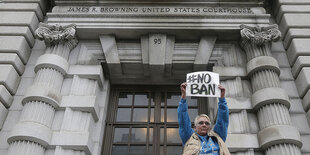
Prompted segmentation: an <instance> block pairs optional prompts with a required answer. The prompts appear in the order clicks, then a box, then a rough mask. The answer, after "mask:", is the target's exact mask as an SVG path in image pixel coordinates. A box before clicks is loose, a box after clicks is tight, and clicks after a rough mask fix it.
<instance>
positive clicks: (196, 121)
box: [194, 114, 211, 126]
mask: <svg viewBox="0 0 310 155" xmlns="http://www.w3.org/2000/svg"><path fill="white" fill-rule="evenodd" d="M200 117H205V118H206V119H207V120H208V121H209V122H210V124H211V121H210V118H209V116H208V115H206V114H200V115H198V116H196V118H195V122H194V124H195V126H197V125H198V119H199V118H200Z"/></svg>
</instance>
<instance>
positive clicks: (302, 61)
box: [292, 56, 310, 78]
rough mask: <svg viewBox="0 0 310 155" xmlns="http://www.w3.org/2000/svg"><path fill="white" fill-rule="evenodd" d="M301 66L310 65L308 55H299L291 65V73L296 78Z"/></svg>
mask: <svg viewBox="0 0 310 155" xmlns="http://www.w3.org/2000/svg"><path fill="white" fill-rule="evenodd" d="M303 67H310V56H299V57H298V58H297V60H296V62H295V64H294V66H293V67H292V74H293V76H294V78H296V77H297V76H298V75H299V73H300V71H301V69H302V68H303Z"/></svg>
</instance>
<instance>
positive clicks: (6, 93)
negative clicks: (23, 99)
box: [0, 85, 13, 108]
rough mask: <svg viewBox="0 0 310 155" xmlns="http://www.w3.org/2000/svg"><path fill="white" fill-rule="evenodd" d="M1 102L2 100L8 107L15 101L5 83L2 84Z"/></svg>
mask: <svg viewBox="0 0 310 155" xmlns="http://www.w3.org/2000/svg"><path fill="white" fill-rule="evenodd" d="M0 102H2V104H3V105H4V106H5V107H6V108H9V107H10V106H11V104H12V102H13V96H12V95H11V94H10V93H9V91H8V90H7V89H6V88H5V87H4V86H3V85H0Z"/></svg>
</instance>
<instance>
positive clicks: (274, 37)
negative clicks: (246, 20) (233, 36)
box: [240, 24, 281, 46]
mask: <svg viewBox="0 0 310 155" xmlns="http://www.w3.org/2000/svg"><path fill="white" fill-rule="evenodd" d="M240 28H241V31H240V33H241V37H242V39H244V40H248V41H250V42H251V43H252V44H255V45H258V46H261V45H263V44H265V43H267V42H271V41H278V40H279V39H280V37H281V32H280V31H279V29H278V25H270V26H267V27H259V26H257V27H251V26H247V25H243V24H242V25H241V26H240Z"/></svg>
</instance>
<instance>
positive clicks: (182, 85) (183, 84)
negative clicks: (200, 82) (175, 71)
mask: <svg viewBox="0 0 310 155" xmlns="http://www.w3.org/2000/svg"><path fill="white" fill-rule="evenodd" d="M186 86H187V83H186V82H183V83H182V84H181V85H180V88H181V93H182V99H186Z"/></svg>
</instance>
